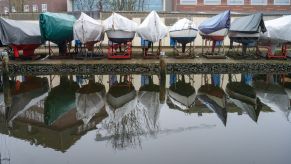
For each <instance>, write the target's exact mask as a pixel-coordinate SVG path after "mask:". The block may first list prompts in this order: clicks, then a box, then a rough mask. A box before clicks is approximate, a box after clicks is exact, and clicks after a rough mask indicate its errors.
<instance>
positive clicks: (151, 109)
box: [137, 77, 161, 131]
mask: <svg viewBox="0 0 291 164" xmlns="http://www.w3.org/2000/svg"><path fill="white" fill-rule="evenodd" d="M137 107H138V108H139V109H140V110H144V112H142V113H143V114H144V119H146V121H145V122H146V123H147V127H148V128H149V131H154V130H155V129H156V128H157V120H158V117H159V114H160V109H161V104H160V86H159V85H156V84H153V79H152V77H150V78H149V83H148V84H146V85H143V86H142V87H140V89H139V94H138V104H137Z"/></svg>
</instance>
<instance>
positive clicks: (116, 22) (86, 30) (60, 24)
mask: <svg viewBox="0 0 291 164" xmlns="http://www.w3.org/2000/svg"><path fill="white" fill-rule="evenodd" d="M290 18H291V17H290V16H283V17H280V18H277V19H274V20H269V21H264V19H263V14H262V13H255V14H251V15H248V16H243V17H239V18H236V19H235V20H234V21H233V22H231V12H230V11H229V10H228V11H225V12H223V13H220V14H218V15H216V16H214V17H211V18H209V19H207V20H205V21H203V22H202V23H201V24H200V25H199V26H198V27H197V26H196V25H195V24H194V22H193V21H192V20H189V19H186V18H184V19H180V20H178V21H177V22H176V23H175V24H174V25H173V26H171V27H170V28H168V27H167V26H166V25H165V24H164V23H163V22H162V21H161V19H160V17H159V15H158V14H157V12H155V11H152V12H151V13H149V15H148V16H147V17H146V18H145V19H144V20H143V21H142V23H141V24H139V25H138V24H137V23H136V22H134V21H133V20H130V19H128V18H126V17H124V16H122V15H120V14H117V13H112V15H111V16H110V17H109V18H107V19H105V20H95V19H93V18H91V17H90V16H88V15H86V14H85V13H81V15H80V17H79V18H78V19H76V18H75V17H74V16H72V15H68V14H60V13H50V12H45V13H41V14H40V17H39V21H36V22H35V21H17V20H10V19H6V18H0V40H1V42H2V44H3V45H10V46H14V47H15V48H16V49H19V50H20V49H23V50H24V51H25V52H24V55H29V53H33V50H34V49H35V48H37V47H38V46H39V45H41V44H43V43H44V41H50V42H53V43H55V44H57V45H58V46H59V50H60V53H61V54H62V53H65V51H66V43H67V42H70V41H72V40H73V39H74V40H79V41H80V42H81V43H83V44H86V45H87V46H88V47H90V45H91V46H92V45H94V44H95V43H97V42H100V41H102V40H104V35H105V33H106V34H107V37H108V39H109V40H110V41H111V42H112V43H116V44H123V43H127V42H131V41H132V40H133V38H134V37H135V33H137V34H138V36H140V37H141V38H143V39H144V40H147V41H150V42H158V41H160V40H161V39H163V38H164V37H166V36H167V35H168V33H169V35H170V37H171V38H172V39H174V40H175V41H177V42H178V43H181V44H182V46H183V49H185V46H186V44H188V43H191V42H193V41H194V40H195V38H196V36H197V34H198V33H199V34H200V35H201V36H202V38H206V39H211V40H214V41H223V40H224V38H225V37H226V36H227V35H228V36H229V38H230V40H231V41H233V42H237V43H242V44H243V45H252V44H254V43H256V42H257V41H258V39H260V40H261V42H262V43H264V44H270V45H278V44H283V43H287V42H290V40H291V36H290V34H288V33H286V32H285V31H288V30H290V27H291V19H290Z"/></svg>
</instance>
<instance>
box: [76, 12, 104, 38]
mask: <svg viewBox="0 0 291 164" xmlns="http://www.w3.org/2000/svg"><path fill="white" fill-rule="evenodd" d="M103 37H104V27H103V25H102V23H101V21H98V20H95V19H93V18H91V17H90V16H88V15H87V14H85V13H83V12H82V13H81V16H80V18H79V19H78V20H77V21H76V22H75V24H74V39H75V40H80V41H81V42H82V43H87V42H92V41H101V40H103V39H104V38H103Z"/></svg>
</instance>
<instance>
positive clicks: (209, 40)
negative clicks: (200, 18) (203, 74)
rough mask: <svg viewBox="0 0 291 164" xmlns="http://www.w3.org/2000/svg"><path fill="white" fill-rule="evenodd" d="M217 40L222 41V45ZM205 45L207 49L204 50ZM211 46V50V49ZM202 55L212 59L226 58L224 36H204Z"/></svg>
mask: <svg viewBox="0 0 291 164" xmlns="http://www.w3.org/2000/svg"><path fill="white" fill-rule="evenodd" d="M217 42H221V45H218V44H217ZM205 47H206V50H204V48H205ZM210 47H211V50H209V48H210ZM221 49H222V50H221ZM215 50H216V51H215ZM202 55H203V56H205V57H206V58H210V59H225V58H226V57H225V48H224V37H222V38H221V37H219V38H215V37H208V36H203V37H202Z"/></svg>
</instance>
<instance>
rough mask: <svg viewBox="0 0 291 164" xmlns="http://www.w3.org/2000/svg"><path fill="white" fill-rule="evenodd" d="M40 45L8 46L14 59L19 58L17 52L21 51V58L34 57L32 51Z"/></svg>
mask: <svg viewBox="0 0 291 164" xmlns="http://www.w3.org/2000/svg"><path fill="white" fill-rule="evenodd" d="M39 46H40V45H39V44H29V45H15V44H12V45H10V47H11V48H12V50H13V54H14V57H15V58H19V57H20V54H19V51H21V50H22V52H23V57H30V58H33V57H36V55H34V51H35V49H37V48H38V47H39Z"/></svg>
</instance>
